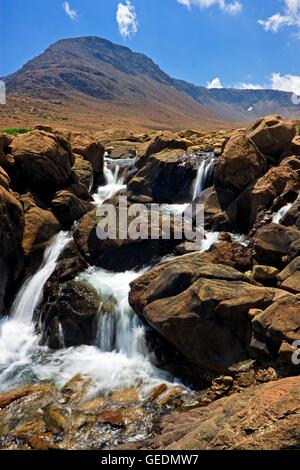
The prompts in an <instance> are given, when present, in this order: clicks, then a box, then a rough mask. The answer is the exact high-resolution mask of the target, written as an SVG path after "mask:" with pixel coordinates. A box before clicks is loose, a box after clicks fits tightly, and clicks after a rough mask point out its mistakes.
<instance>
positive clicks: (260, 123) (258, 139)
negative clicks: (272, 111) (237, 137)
mask: <svg viewBox="0 0 300 470" xmlns="http://www.w3.org/2000/svg"><path fill="white" fill-rule="evenodd" d="M295 135H296V127H295V124H294V123H293V122H290V121H284V120H283V119H282V118H281V117H280V116H275V115H271V116H266V117H264V118H261V119H258V120H257V121H256V122H254V123H253V124H251V125H250V126H249V127H248V128H247V130H246V136H247V137H248V138H249V139H251V140H252V141H253V142H254V143H255V144H256V145H257V147H258V148H259V150H260V151H261V152H262V153H263V154H264V155H270V156H276V157H278V156H280V155H281V153H282V152H283V150H284V148H285V147H286V146H287V145H288V144H290V143H291V142H292V140H293V139H294V137H295Z"/></svg>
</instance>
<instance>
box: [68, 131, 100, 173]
mask: <svg viewBox="0 0 300 470" xmlns="http://www.w3.org/2000/svg"><path fill="white" fill-rule="evenodd" d="M70 142H71V145H72V150H73V152H74V153H75V154H77V155H82V157H84V158H85V160H87V161H88V162H90V164H91V165H92V167H93V170H94V172H95V173H97V174H99V175H101V174H102V173H103V161H104V151H105V150H104V147H103V146H102V145H101V143H100V142H98V141H96V140H95V139H94V138H92V137H91V136H89V135H87V134H83V133H82V132H72V133H71V135H70Z"/></svg>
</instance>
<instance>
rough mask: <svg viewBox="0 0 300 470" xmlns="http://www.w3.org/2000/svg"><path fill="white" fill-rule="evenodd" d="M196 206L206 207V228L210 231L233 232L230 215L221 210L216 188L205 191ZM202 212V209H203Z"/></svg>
mask: <svg viewBox="0 0 300 470" xmlns="http://www.w3.org/2000/svg"><path fill="white" fill-rule="evenodd" d="M195 203H196V204H199V205H200V207H201V204H203V205H204V226H205V228H206V229H207V230H209V231H213V232H215V231H233V225H232V223H231V222H230V220H229V218H228V215H227V214H226V212H225V211H223V210H222V208H221V203H220V201H219V197H218V193H217V191H216V190H215V188H214V187H210V188H207V189H205V190H204V191H203V193H202V194H201V196H200V198H199V199H197V200H196V201H195ZM201 210H203V209H202V207H201Z"/></svg>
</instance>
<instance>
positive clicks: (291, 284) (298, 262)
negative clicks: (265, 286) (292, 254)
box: [277, 256, 300, 294]
mask: <svg viewBox="0 0 300 470" xmlns="http://www.w3.org/2000/svg"><path fill="white" fill-rule="evenodd" d="M277 280H278V285H279V286H280V287H281V288H282V289H285V290H287V291H289V292H292V293H293V294H300V257H299V256H298V257H297V258H295V259H293V261H291V262H290V263H289V264H288V265H287V266H286V267H285V268H284V269H283V270H282V271H281V272H280V273H279V274H278V276H277Z"/></svg>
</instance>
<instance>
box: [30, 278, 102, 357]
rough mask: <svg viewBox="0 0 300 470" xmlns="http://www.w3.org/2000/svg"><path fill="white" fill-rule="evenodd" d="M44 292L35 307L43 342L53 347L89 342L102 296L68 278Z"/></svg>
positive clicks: (90, 342) (94, 333)
mask: <svg viewBox="0 0 300 470" xmlns="http://www.w3.org/2000/svg"><path fill="white" fill-rule="evenodd" d="M55 287H56V289H55V288H54V289H53V291H50V292H51V295H49V296H48V297H47V296H45V295H44V299H43V301H42V303H41V305H40V306H39V307H38V314H36V315H38V318H39V324H40V325H42V342H43V343H44V344H47V346H49V347H50V348H52V349H60V348H63V347H71V346H80V345H83V344H87V345H90V344H92V343H93V341H94V339H95V336H96V331H97V319H98V312H99V308H100V304H101V298H100V296H99V295H98V293H97V291H96V290H95V289H93V288H92V287H91V286H88V285H86V284H85V283H83V282H81V281H68V282H65V283H63V284H60V285H56V286H55Z"/></svg>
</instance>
